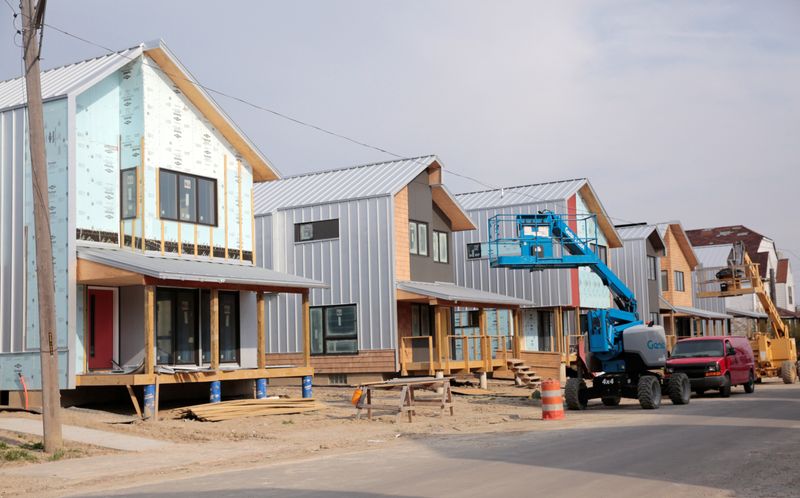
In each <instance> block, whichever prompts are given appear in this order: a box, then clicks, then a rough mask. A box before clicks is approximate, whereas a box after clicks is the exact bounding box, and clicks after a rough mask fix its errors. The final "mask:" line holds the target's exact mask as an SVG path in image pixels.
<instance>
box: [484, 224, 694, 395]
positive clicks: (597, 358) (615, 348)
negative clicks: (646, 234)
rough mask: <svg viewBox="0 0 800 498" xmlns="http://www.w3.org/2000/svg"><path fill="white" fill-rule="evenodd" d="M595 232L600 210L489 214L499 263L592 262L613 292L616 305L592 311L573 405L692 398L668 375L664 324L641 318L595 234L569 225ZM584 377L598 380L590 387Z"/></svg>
mask: <svg viewBox="0 0 800 498" xmlns="http://www.w3.org/2000/svg"><path fill="white" fill-rule="evenodd" d="M570 222H572V223H573V224H574V225H576V226H577V225H579V224H581V225H583V228H584V229H583V230H582V231H583V232H584V233H586V234H590V233H596V231H595V230H596V229H595V227H596V226H597V224H596V220H595V216H594V215H587V216H572V215H570V216H565V215H558V214H555V213H552V212H550V211H541V212H539V213H538V214H517V215H497V216H494V217H492V218H491V219H489V244H488V245H489V248H488V249H489V262H490V264H491V266H492V267H493V268H510V269H527V270H531V271H534V270H549V269H556V268H579V267H587V268H589V269H590V270H591V271H592V272H594V274H595V275H597V276H598V277H600V279H601V280H602V281H603V284H605V285H606V286H608V288H609V290H610V291H611V293H612V295H613V298H614V304H615V305H616V307H617V308H616V309H614V308H611V309H593V310H590V311H589V312H588V313H587V328H588V330H587V334H588V351H587V352H586V353H587V354H586V358H587V361H586V363H584V362H583V361H582V360H581V358H580V355H579V357H578V361H577V366H576V371H575V372H574V374H575V375H574V376H571V377H569V378H568V379H567V385H566V388H565V391H564V397H565V400H566V402H567V407H568V408H569V409H571V410H582V409H584V408H586V406H587V404H588V402H589V400H590V399H594V398H600V399H601V400H602V402H603V404H604V405H606V406H616V405H618V404H619V402H620V399H621V398H634V399H638V400H639V404H640V405H641V407H642V408H645V409H655V408H658V407H659V405H660V404H661V397H662V393H663V394H667V395H668V396H669V398H670V399H671V400H672V402H673V404H686V403H688V402H689V399H690V396H691V387H690V383H689V378H688V377H686V376H685V375H672V376H670V377H669V379H668V380H665V378H664V376H663V375H662V372H663V368H664V366H665V364H666V360H667V343H666V337H665V335H664V328H663V327H660V326H658V325H654V324H652V323H650V324H647V325H645V324H644V322H642V321H641V320H640V319H639V313H638V310H637V304H636V298H635V296H634V294H633V292H632V291H631V290H630V289H629V288H628V287H627V286H626V285H625V284H624V283H623V282H622V280H620V279H619V277H617V276H616V275H615V274H614V272H613V271H611V269H610V268H609V267H608V266H607V265H606V264H605V263H604V262H603V260H602V259H601V258H600V257H599V256H598V255H597V254H596V253H595V249H594V248H595V247H597V237H596V236H592V235H585V236H578V234H577V233H576V231H575V230H573V229H572V228H570V226H569V224H570ZM585 379H592V385H591V387H587V385H586V381H585Z"/></svg>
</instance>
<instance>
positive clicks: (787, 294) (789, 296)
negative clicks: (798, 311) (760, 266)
mask: <svg viewBox="0 0 800 498" xmlns="http://www.w3.org/2000/svg"><path fill="white" fill-rule="evenodd" d="M775 305H776V306H777V307H779V308H783V309H785V310H792V311H793V310H795V308H796V307H797V303H796V302H795V299H794V274H793V273H792V263H791V262H790V261H789V258H782V259H779V260H778V269H777V271H776V272H775Z"/></svg>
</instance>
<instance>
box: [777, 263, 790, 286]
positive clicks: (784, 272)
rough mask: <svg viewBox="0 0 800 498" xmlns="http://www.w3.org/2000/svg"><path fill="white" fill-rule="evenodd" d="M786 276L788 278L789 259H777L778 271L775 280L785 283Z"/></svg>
mask: <svg viewBox="0 0 800 498" xmlns="http://www.w3.org/2000/svg"><path fill="white" fill-rule="evenodd" d="M788 278H789V260H788V259H779V260H778V271H777V275H775V280H777V282H778V283H779V284H785V283H786V281H787V280H788Z"/></svg>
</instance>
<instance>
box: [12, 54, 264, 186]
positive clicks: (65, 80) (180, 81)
mask: <svg viewBox="0 0 800 498" xmlns="http://www.w3.org/2000/svg"><path fill="white" fill-rule="evenodd" d="M142 55H147V56H148V57H150V58H151V59H152V60H153V61H154V62H155V63H156V66H154V65H152V64H150V67H156V68H157V69H158V70H159V71H161V72H162V73H164V74H165V75H166V76H167V77H168V78H169V79H170V80H171V81H172V82H173V83H174V84H175V86H176V87H178V89H180V91H181V92H182V93H183V95H184V96H185V97H186V98H187V99H189V101H190V102H191V103H192V104H193V105H194V106H195V107H197V109H198V110H199V111H200V112H201V113H203V115H204V116H205V117H206V118H207V119H208V120H209V122H210V123H211V124H212V125H213V126H214V127H215V128H216V129H217V130H218V131H219V132H220V134H222V136H223V137H225V139H226V140H227V141H228V142H230V144H231V145H232V146H233V147H234V148H235V149H236V151H237V152H238V153H239V154H241V156H242V158H243V159H245V160H246V161H247V162H248V163H249V164H250V166H252V168H253V177H254V179H255V180H256V181H266V180H274V179H276V178H279V177H280V174H279V173H278V171H277V170H276V169H275V168H274V167H273V166H272V164H271V163H270V162H269V161H268V160H267V158H266V157H265V156H264V155H263V154H262V153H261V152H260V151H259V150H258V148H257V147H256V146H255V145H254V144H253V143H252V142H251V141H250V139H249V138H247V136H246V135H245V134H244V132H242V130H240V129H239V128H238V127H237V126H236V124H235V123H234V122H233V120H231V119H230V117H228V115H227V114H225V112H224V111H223V110H222V108H220V107H219V105H217V103H216V102H215V101H214V99H212V98H211V96H210V95H209V94H208V93H207V92H206V91H205V90H204V89H203V88H202V87H201V86H200V84H199V83H198V82H197V80H195V78H194V76H192V74H191V73H190V72H189V71H188V70H187V69H186V68H185V67H184V66H183V65H182V64H181V63H180V61H178V59H177V58H176V57H175V56H174V55H173V54H172V52H170V50H169V48H167V46H166V45H165V44H164V42H163V41H161V40H156V41H153V42H148V43H142V44H140V45H138V46H136V47H131V48H127V49H124V50H120V51H118V52H112V53H110V54H105V55H102V56H100V57H95V58H93V59H87V60H84V61H81V62H76V63H73V64H67V65H66V66H61V67H57V68H53V69H48V70H46V71H42V73H41V79H42V99H43V100H53V99H57V98H62V97H72V96H75V95H77V94H79V93H81V92H82V91H84V90H85V89H87V88H88V87H90V86H92V85H94V84H95V83H98V82H99V81H101V80H102V79H104V78H106V77H107V76H109V75H111V74H112V73H113V72H115V71H117V70H119V69H121V68H122V67H123V66H125V65H126V64H129V63H130V62H131V61H134V60H136V59H137V58H139V57H142ZM148 62H149V61H147V60H146V59H145V62H144V63H148ZM26 102H27V100H26V96H25V82H24V78H22V77H20V78H15V79H11V80H6V81H2V82H0V110H5V109H11V108H15V107H22V106H25V105H26Z"/></svg>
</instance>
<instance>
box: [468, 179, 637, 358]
mask: <svg viewBox="0 0 800 498" xmlns="http://www.w3.org/2000/svg"><path fill="white" fill-rule="evenodd" d="M456 198H457V199H458V201H459V203H461V205H462V206H464V208H465V209H466V210H467V212H468V213H469V215H470V217H471V218H472V220H474V221H475V224H476V225H477V230H471V231H465V232H459V233H457V234H456V235H455V236H454V244H453V248H454V249H453V253H454V259H455V270H456V283H457V284H458V285H461V286H464V287H469V288H472V289H478V290H481V291H483V292H493V293H498V294H503V295H507V296H513V297H515V298H517V299H524V300H526V301H529V302H531V304H529V305H527V306H525V308H524V309H523V311H522V313H521V315H522V323H521V326H520V330H521V333H522V341H521V348H522V353H521V356H522V358H523V359H525V360H526V361H527V362H529V364H531V365H532V366H533V367H534V369H537V370H543V369H544V368H545V367H544V365H547V364H550V363H551V362H552V359H551V358H550V357H551V356H552V355H555V356H556V357H557V358H558V360H556V361H563V362H568V361H569V358H570V355H571V354H574V353H575V351H576V347H577V344H578V342H577V341H578V337H579V336H580V335H581V333H582V331H585V330H586V329H587V326H586V311H587V310H588V309H591V308H609V307H610V306H611V295H610V293H609V290H608V288H607V287H606V286H605V285H603V283H602V281H601V280H600V278H599V277H597V275H595V274H594V273H592V272H591V270H589V269H588V268H580V269H573V270H570V269H562V270H547V271H540V272H530V271H524V270H512V269H505V268H491V267H490V266H489V261H488V250H487V242H488V240H489V233H488V230H489V227H488V221H489V218H491V217H492V216H495V215H498V214H530V213H537V212H539V211H542V210H550V211H553V212H555V213H559V214H563V215H565V216H567V217H569V218H570V221H569V224H570V225H571V226H572V228H573V230H576V231H577V232H578V235H579V236H581V237H594V238H596V244H595V245H596V251H597V254H599V255H600V256H601V258H602V259H603V260H604V261H606V262H608V252H609V249H616V248H619V247H622V241H621V240H620V238H619V234H618V233H617V231H616V229H615V228H614V224H613V223H612V222H611V219H610V218H609V216H608V214H607V213H606V211H605V209H604V208H603V205H602V203H601V202H600V199H599V197H598V196H597V194H596V192H595V191H594V188H592V185H591V184H590V183H589V181H588V180H587V179H575V180H564V181H557V182H550V183H538V184H532V185H521V186H515V187H507V188H502V189H494V190H484V191H478V192H469V193H464V194H458V195H456Z"/></svg>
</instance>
